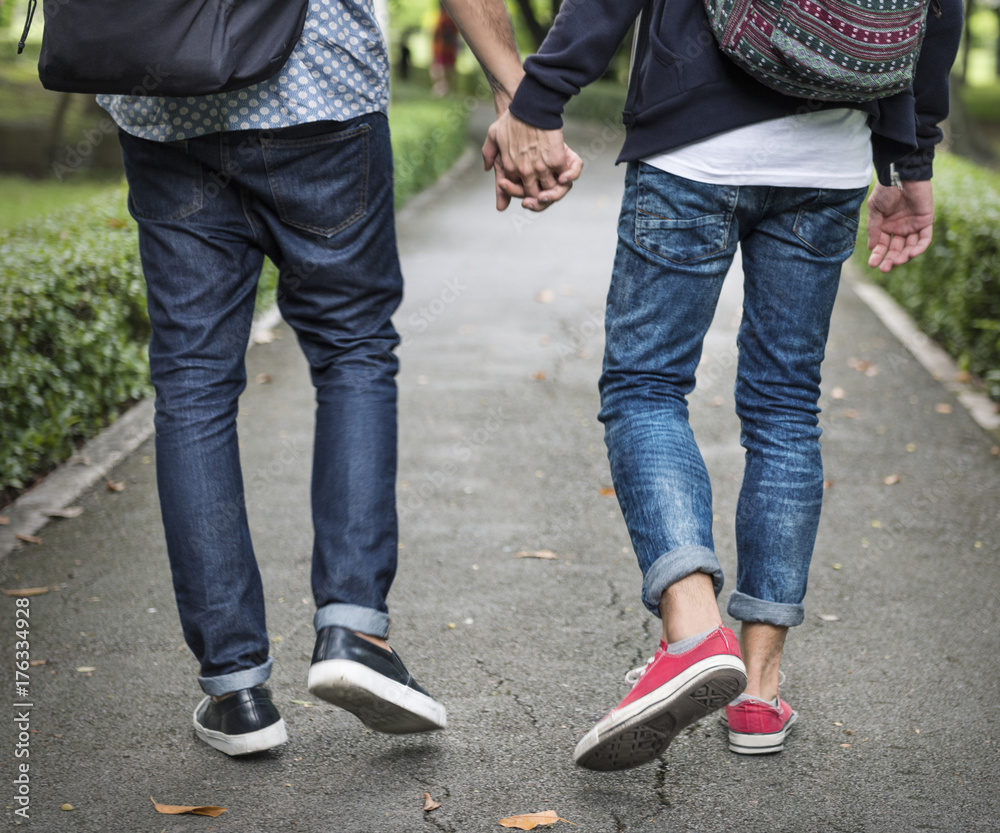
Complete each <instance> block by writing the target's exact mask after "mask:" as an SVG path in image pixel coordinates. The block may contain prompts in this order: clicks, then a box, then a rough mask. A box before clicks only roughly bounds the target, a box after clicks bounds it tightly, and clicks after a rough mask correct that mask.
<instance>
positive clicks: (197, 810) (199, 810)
mask: <svg viewBox="0 0 1000 833" xmlns="http://www.w3.org/2000/svg"><path fill="white" fill-rule="evenodd" d="M149 800H150V801H152V802H153V806H154V807H155V808H156V812H157V813H163V814H164V815H168V816H179V815H182V814H184V813H189V814H190V815H192V816H211V817H212V818H213V819H214V818H215V817H216V816H221V815H222V814H223V813H224V812H226V808H225V807H212V806H206V807H187V806H183V805H179V804H157V803H156V799H155V798H153V796H150V797H149Z"/></svg>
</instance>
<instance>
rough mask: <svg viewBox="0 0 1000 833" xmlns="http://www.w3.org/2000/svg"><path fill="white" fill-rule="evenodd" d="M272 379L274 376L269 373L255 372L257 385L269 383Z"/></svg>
mask: <svg viewBox="0 0 1000 833" xmlns="http://www.w3.org/2000/svg"><path fill="white" fill-rule="evenodd" d="M273 381H274V377H273V376H272V375H271V374H270V373H258V374H257V384H258V385H269V384H271V382H273Z"/></svg>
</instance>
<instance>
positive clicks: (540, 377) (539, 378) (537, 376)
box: [531, 370, 545, 382]
mask: <svg viewBox="0 0 1000 833" xmlns="http://www.w3.org/2000/svg"><path fill="white" fill-rule="evenodd" d="M531 378H532V379H534V380H535V381H536V382H544V381H545V371H544V370H536V371H535V372H534V373H532V374H531Z"/></svg>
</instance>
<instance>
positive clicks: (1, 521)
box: [0, 515, 10, 526]
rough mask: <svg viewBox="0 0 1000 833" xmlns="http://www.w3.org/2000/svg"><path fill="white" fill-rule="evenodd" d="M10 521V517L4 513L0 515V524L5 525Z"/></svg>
mask: <svg viewBox="0 0 1000 833" xmlns="http://www.w3.org/2000/svg"><path fill="white" fill-rule="evenodd" d="M9 523H10V518H8V517H7V516H6V515H0V526H7V524H9Z"/></svg>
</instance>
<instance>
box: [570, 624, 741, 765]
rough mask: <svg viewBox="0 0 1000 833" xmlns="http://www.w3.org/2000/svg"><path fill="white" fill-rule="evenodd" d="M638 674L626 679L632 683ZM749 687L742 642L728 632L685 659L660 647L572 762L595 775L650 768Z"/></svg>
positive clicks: (710, 639) (718, 631) (713, 635)
mask: <svg viewBox="0 0 1000 833" xmlns="http://www.w3.org/2000/svg"><path fill="white" fill-rule="evenodd" d="M636 671H639V669H636ZM635 673H636V672H632V673H630V674H629V676H627V677H626V679H627V680H628V681H629V682H632V677H633V674H635ZM746 684H747V672H746V668H745V667H744V665H743V660H742V659H740V649H739V643H738V642H737V640H736V636H735V635H734V634H733V632H732V631H731V630H730V629H729V628H727V627H724V626H722V625H720V626H719V627H718V628H716V629H715V630H714V631H712V632H711V633H710V634H709V635H708V636H707V637H706V638H705V640H704V641H703V642H702V643H701V644H700V645H697V646H696V647H694V648H692V649H691V650H690V651H686V652H685V653H683V654H676V655H674V654H668V653H667V651H666V646H665V645H664V644H663V643H662V642H661V643H660V649H659V650H658V651H657V652H656V655H655V656H654V657H653V658H652V659H651V660H650V661H649V663H648V664H647V665H646V667H645V668H644V669H642V670H641V673H640V674H638V679H637V680H636V682H635V685H634V686H633V688H632V690H631V691H630V692H629V694H628V696H627V697H626V698H625V699H624V700H622V701H621V703H619V704H618V705H617V706H616V707H615V708H614V709H612V710H611V711H610V712H609V713H608V714H607V715H606V716H605V717H604V718H603V719H601V720H600V721H598V723H597V725H595V726H594V728H593V729H591V730H590V731H589V732H587V734H586V735H584V737H583V739H582V740H581V741H580V742H579V743H578V744H577V745H576V750H575V751H574V753H573V760H574V761H576V763H578V764H579V765H580V766H583V767H587V768H588V769H597V770H615V769H628V768H629V767H633V766H639V765H640V764H644V763H647V762H649V761H651V760H653V759H654V758H656V757H657V756H658V755H660V754H661V753H662V752H663V750H664V749H666V748H667V747H668V746H669V745H670V742H671V741H672V740H673V739H674V737H676V735H677V734H678V732H680V731H681V730H682V729H684V728H685V727H687V726H690V725H691V724H692V723H694V722H695V721H696V720H700V719H701V718H702V717H704V716H705V715H706V714H709V713H711V712H713V711H715V710H716V709H721V708H722V707H723V706H724V705H726V703H728V702H729V701H730V700H732V699H733V698H734V697H736V696H738V695H739V693H740V692H741V691H743V689H744V688H746Z"/></svg>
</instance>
